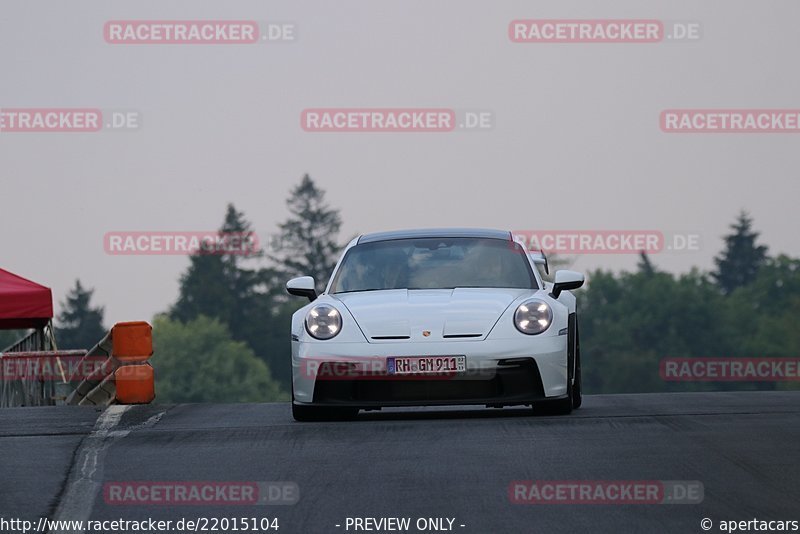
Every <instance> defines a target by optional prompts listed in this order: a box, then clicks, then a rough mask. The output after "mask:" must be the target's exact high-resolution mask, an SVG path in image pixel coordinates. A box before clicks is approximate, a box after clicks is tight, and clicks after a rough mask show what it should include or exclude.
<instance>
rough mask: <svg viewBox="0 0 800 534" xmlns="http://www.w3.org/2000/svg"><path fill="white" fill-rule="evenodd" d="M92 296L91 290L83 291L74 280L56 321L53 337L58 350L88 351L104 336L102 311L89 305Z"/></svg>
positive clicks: (105, 330) (79, 282)
mask: <svg viewBox="0 0 800 534" xmlns="http://www.w3.org/2000/svg"><path fill="white" fill-rule="evenodd" d="M93 294H94V290H93V289H84V287H83V286H82V285H81V281H80V280H75V287H74V288H72V289H71V290H70V292H69V293H68V294H67V298H66V301H65V302H62V303H61V307H62V311H61V313H60V314H59V315H58V317H57V319H56V325H57V327H56V329H55V336H56V342H57V343H58V348H59V349H89V348H92V347H94V346H95V345H96V344H97V342H98V341H100V340H101V339H102V338H103V336H105V335H106V332H107V331H108V330H107V329H106V328H105V327H104V326H103V313H104V309H103V308H102V307H100V308H92V307H91V305H90V301H91V300H92V295H93Z"/></svg>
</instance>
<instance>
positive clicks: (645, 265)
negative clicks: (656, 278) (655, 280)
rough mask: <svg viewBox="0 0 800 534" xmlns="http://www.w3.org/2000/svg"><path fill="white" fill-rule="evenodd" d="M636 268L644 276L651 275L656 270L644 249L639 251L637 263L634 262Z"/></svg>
mask: <svg viewBox="0 0 800 534" xmlns="http://www.w3.org/2000/svg"><path fill="white" fill-rule="evenodd" d="M636 268H637V269H638V271H639V273H641V274H643V275H644V276H653V275H654V274H655V272H656V269H655V267H653V262H651V261H650V256H648V255H647V253H646V252H645V251H641V252H639V263H637V264H636Z"/></svg>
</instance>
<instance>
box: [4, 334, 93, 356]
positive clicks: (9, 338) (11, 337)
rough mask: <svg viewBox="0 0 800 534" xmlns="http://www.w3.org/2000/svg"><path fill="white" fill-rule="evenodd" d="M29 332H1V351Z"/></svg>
mask: <svg viewBox="0 0 800 534" xmlns="http://www.w3.org/2000/svg"><path fill="white" fill-rule="evenodd" d="M28 332H30V330H0V351H2V350H3V349H5V348H6V347H10V346H11V345H13V344H14V343H16V342H17V341H19V340H20V339H22V338H24V337H25V336H27V335H28ZM98 341H99V340H98Z"/></svg>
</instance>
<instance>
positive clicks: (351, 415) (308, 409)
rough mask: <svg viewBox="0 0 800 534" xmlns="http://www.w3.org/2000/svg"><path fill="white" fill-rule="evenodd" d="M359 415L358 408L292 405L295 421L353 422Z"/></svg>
mask: <svg viewBox="0 0 800 534" xmlns="http://www.w3.org/2000/svg"><path fill="white" fill-rule="evenodd" d="M357 415H358V408H338V407H337V408H331V407H329V406H299V405H297V404H294V403H292V417H294V420H295V421H302V422H313V421H351V420H353V419H355V418H356V416H357Z"/></svg>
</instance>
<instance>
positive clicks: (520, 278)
mask: <svg viewBox="0 0 800 534" xmlns="http://www.w3.org/2000/svg"><path fill="white" fill-rule="evenodd" d="M456 287H503V288H519V289H531V288H533V289H535V288H536V287H537V286H536V279H535V278H534V275H533V272H532V271H531V268H530V264H529V263H528V260H527V258H526V257H525V252H524V250H523V249H522V247H521V246H520V245H519V244H518V243H515V242H513V241H504V240H500V239H486V238H465V237H448V238H421V239H396V240H391V241H378V242H375V243H363V244H360V245H356V246H354V247H353V248H351V249H350V250H348V251H347V254H345V257H344V259H343V260H342V264H341V265H340V267H339V270H338V271H337V273H336V277H335V278H334V280H333V284H331V293H350V292H353V291H376V290H381V289H452V288H456Z"/></svg>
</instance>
